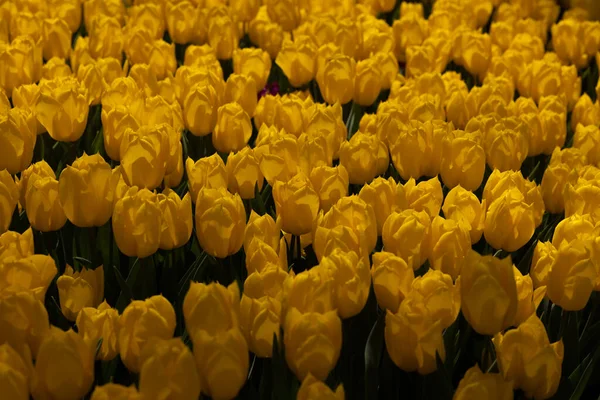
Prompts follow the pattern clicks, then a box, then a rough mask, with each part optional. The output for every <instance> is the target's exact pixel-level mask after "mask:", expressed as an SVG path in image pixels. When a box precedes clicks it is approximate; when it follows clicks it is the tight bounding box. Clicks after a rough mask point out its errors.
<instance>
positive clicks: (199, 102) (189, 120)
mask: <svg viewBox="0 0 600 400" xmlns="http://www.w3.org/2000/svg"><path fill="white" fill-rule="evenodd" d="M218 107H219V98H218V95H217V92H216V91H215V88H214V87H213V86H212V85H206V84H196V85H194V86H193V87H192V88H191V89H190V91H189V93H188V94H187V96H186V97H185V99H184V102H183V120H184V122H185V126H186V128H187V129H189V131H190V132H192V134H193V135H194V136H206V135H208V134H209V133H211V132H212V131H213V130H214V129H215V126H216V124H217V109H218Z"/></svg>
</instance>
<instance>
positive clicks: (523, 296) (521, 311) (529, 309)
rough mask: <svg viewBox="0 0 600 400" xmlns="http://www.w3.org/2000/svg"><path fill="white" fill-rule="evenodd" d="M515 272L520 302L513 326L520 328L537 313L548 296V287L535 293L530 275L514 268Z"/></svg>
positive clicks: (540, 288)
mask: <svg viewBox="0 0 600 400" xmlns="http://www.w3.org/2000/svg"><path fill="white" fill-rule="evenodd" d="M513 271H514V274H515V282H516V284H517V296H518V301H519V303H518V306H517V315H516V316H515V321H514V323H513V325H514V326H519V325H520V324H521V323H523V322H525V321H526V320H527V318H529V317H530V316H531V315H533V314H534V313H535V312H536V310H537V308H538V306H539V305H540V303H541V302H542V300H543V298H544V296H545V295H546V287H545V286H542V287H538V288H536V289H535V291H534V290H533V282H532V280H531V277H530V276H529V275H523V274H521V271H519V269H518V268H517V267H514V266H513Z"/></svg>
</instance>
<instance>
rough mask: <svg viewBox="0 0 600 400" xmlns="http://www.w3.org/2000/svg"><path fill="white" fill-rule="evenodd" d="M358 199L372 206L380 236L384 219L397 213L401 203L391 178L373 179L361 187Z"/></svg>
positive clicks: (395, 185)
mask: <svg viewBox="0 0 600 400" xmlns="http://www.w3.org/2000/svg"><path fill="white" fill-rule="evenodd" d="M358 197H360V198H361V199H362V200H364V202H365V203H367V204H370V205H372V206H373V210H374V211H375V217H376V218H377V233H378V235H380V236H381V232H382V230H383V224H384V223H385V221H386V219H387V218H388V217H389V216H390V214H391V213H392V212H394V211H398V210H399V209H400V208H401V207H402V204H401V201H400V199H398V190H397V184H396V182H395V181H394V179H393V178H391V177H390V178H388V179H384V178H381V177H378V178H375V179H374V180H373V181H371V183H369V184H366V185H364V186H363V187H362V189H361V190H360V193H359V194H358Z"/></svg>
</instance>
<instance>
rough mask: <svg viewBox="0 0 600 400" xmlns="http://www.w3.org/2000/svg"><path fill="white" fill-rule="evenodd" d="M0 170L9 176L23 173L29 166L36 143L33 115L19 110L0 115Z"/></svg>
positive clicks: (11, 110) (14, 109) (15, 109)
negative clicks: (4, 170)
mask: <svg viewBox="0 0 600 400" xmlns="http://www.w3.org/2000/svg"><path fill="white" fill-rule="evenodd" d="M0 131H2V132H3V134H2V135H1V136H0V149H1V150H0V154H1V158H0V160H1V161H0V169H6V170H7V171H8V172H9V173H11V174H16V173H18V172H21V171H23V170H24V169H25V168H27V167H28V166H29V164H31V160H32V158H33V149H34V147H35V142H36V122H35V117H34V116H33V114H32V113H31V112H29V111H27V110H24V109H20V108H13V109H10V110H9V111H8V112H7V113H6V114H4V113H0Z"/></svg>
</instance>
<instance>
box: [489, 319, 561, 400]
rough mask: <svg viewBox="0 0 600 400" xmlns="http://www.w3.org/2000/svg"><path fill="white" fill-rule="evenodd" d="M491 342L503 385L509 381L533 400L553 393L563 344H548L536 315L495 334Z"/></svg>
mask: <svg viewBox="0 0 600 400" xmlns="http://www.w3.org/2000/svg"><path fill="white" fill-rule="evenodd" d="M492 341H493V343H494V347H495V349H496V354H497V358H498V366H499V368H500V374H502V376H503V377H504V379H505V380H506V381H512V382H513V387H514V388H517V389H522V390H523V391H524V392H525V396H527V397H530V398H536V399H548V398H550V397H552V396H553V395H554V394H555V393H556V391H557V390H558V384H559V382H560V376H561V373H562V361H563V357H564V345H563V342H562V340H561V341H559V342H555V343H552V344H550V340H548V334H547V333H546V328H545V327H544V324H543V323H542V321H541V320H540V319H539V318H538V317H537V315H535V314H533V315H531V316H530V317H529V318H528V319H527V320H526V321H525V322H523V323H522V324H521V325H519V327H517V329H512V330H509V331H508V332H506V333H505V334H502V333H498V334H497V335H496V336H494V339H493V340H492ZM534 360H535V362H532V361H534Z"/></svg>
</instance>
